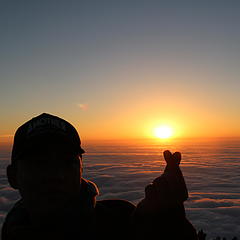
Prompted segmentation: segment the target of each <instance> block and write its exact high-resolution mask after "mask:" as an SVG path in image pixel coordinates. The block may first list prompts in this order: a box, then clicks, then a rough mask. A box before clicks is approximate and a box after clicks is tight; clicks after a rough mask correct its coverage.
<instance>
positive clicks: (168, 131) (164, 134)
mask: <svg viewBox="0 0 240 240" xmlns="http://www.w3.org/2000/svg"><path fill="white" fill-rule="evenodd" d="M154 135H155V137H157V138H161V139H166V138H170V137H171V136H172V135H173V131H172V128H171V127H169V126H160V127H157V128H155V129H154Z"/></svg>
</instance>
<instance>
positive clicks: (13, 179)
mask: <svg viewBox="0 0 240 240" xmlns="http://www.w3.org/2000/svg"><path fill="white" fill-rule="evenodd" d="M7 177H8V182H9V184H10V186H11V187H12V188H14V189H18V184H17V167H16V166H14V165H8V166H7Z"/></svg>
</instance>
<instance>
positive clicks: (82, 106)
mask: <svg viewBox="0 0 240 240" xmlns="http://www.w3.org/2000/svg"><path fill="white" fill-rule="evenodd" d="M78 107H79V108H80V109H81V110H83V111H86V110H87V109H88V104H86V103H79V104H78Z"/></svg>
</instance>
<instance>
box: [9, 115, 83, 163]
mask: <svg viewBox="0 0 240 240" xmlns="http://www.w3.org/2000/svg"><path fill="white" fill-rule="evenodd" d="M55 140H56V141H58V140H61V141H63V142H64V143H66V146H70V147H71V149H72V150H73V151H74V153H76V154H83V153H84V152H85V151H84V150H83V149H82V148H81V140H80V137H79V135H78V132H77V130H76V129H75V128H74V127H73V126H72V125H71V124H70V123H69V122H67V121H66V120H64V119H62V118H59V117H57V116H53V115H51V114H48V113H42V114H40V115H39V116H36V117H34V118H32V119H31V120H29V121H27V122H26V123H24V124H23V125H22V126H20V127H19V128H18V129H17V131H16V133H15V136H14V141H13V148H12V157H11V160H12V162H15V161H16V160H17V159H19V157H20V156H21V155H22V154H24V153H26V151H28V150H29V148H30V147H31V146H32V145H33V144H34V143H35V144H38V145H46V144H51V142H52V141H55Z"/></svg>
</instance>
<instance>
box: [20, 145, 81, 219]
mask: <svg viewBox="0 0 240 240" xmlns="http://www.w3.org/2000/svg"><path fill="white" fill-rule="evenodd" d="M80 178H81V157H80V156H79V155H77V154H74V153H73V151H72V150H71V148H69V147H66V144H64V143H61V142H55V143H51V144H44V146H43V145H33V146H31V147H30V148H29V149H28V150H27V151H26V153H25V154H24V155H23V156H22V157H21V159H20V160H19V161H18V162H17V182H18V189H19V192H20V194H21V196H22V198H23V200H24V204H25V206H26V207H27V209H28V210H29V212H30V213H31V214H33V215H49V214H51V213H56V212H58V211H65V210H66V208H67V207H68V206H69V205H70V204H71V201H72V200H73V199H74V198H76V197H77V196H78V194H79V190H80Z"/></svg>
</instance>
